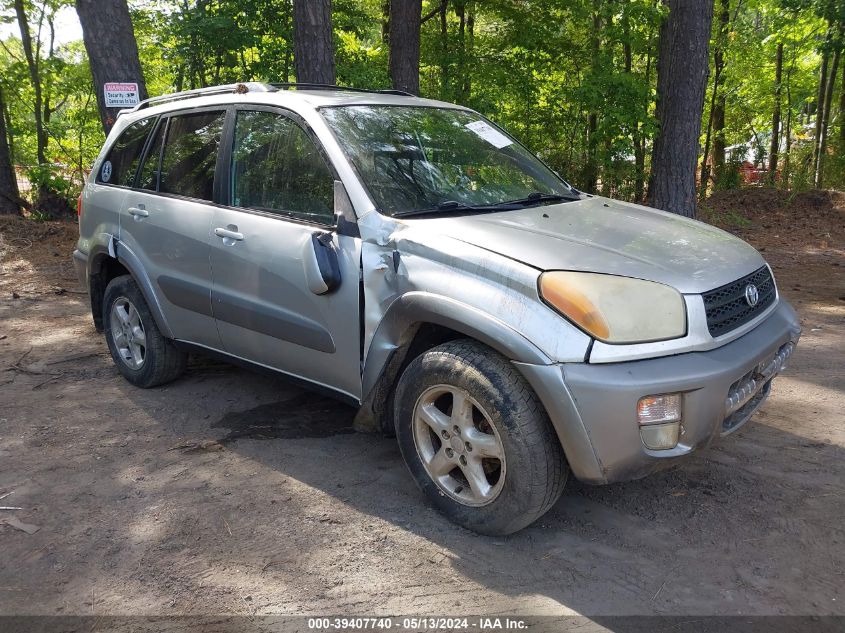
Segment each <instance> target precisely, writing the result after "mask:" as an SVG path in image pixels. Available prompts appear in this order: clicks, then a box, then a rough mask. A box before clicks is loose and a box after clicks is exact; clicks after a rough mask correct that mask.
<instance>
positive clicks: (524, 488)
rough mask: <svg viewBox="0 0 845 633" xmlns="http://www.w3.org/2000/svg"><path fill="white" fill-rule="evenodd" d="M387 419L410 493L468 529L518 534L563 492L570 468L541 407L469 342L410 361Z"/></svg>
mask: <svg viewBox="0 0 845 633" xmlns="http://www.w3.org/2000/svg"><path fill="white" fill-rule="evenodd" d="M394 420H395V424H396V435H397V438H398V440H399V447H400V449H401V451H402V456H403V457H404V459H405V463H406V464H407V465H408V468H409V469H410V471H411V474H412V475H413V476H414V479H415V480H416V482H417V485H419V487H420V488H421V489H422V491H423V492H424V493H425V494H426V495H427V496H428V497H429V498H430V499H431V500H432V502H433V503H434V505H435V506H437V508H438V509H439V510H440V511H441V512H442V513H443V514H445V515H446V516H447V517H448V518H449V519H451V520H452V521H454V522H455V523H458V524H459V525H462V526H464V527H466V528H469V529H471V530H474V531H476V532H480V533H482V534H490V535H504V534H510V533H512V532H516V531H517V530H520V529H522V528H523V527H525V526H527V525H529V524H530V523H532V522H533V521H535V520H536V519H538V518H539V517H540V516H542V515H543V514H544V513H545V512H546V511H548V510H549V508H551V507H552V506H553V505H554V503H555V502H556V501H557V499H558V498H559V497H560V495H561V493H562V492H563V487H564V484H565V483H566V478H567V474H568V467H567V464H566V459H565V457H564V455H563V451H562V449H561V446H560V442H559V441H558V438H557V435H556V434H555V432H554V430H553V429H552V427H551V423H550V421H549V419H548V416H547V414H546V412H545V409H544V408H543V405H542V404H541V403H540V401H539V399H538V398H537V396H536V394H535V393H534V391H533V390H532V389H531V387H530V386H529V385H528V384H527V383H526V381H525V379H524V378H523V377H522V375H521V374H520V373H519V371H518V370H517V369H516V368H515V367H514V366H513V364H512V363H510V362H509V361H508V360H507V359H506V358H504V357H503V356H501V355H499V354H498V353H496V352H495V351H493V350H492V349H490V348H488V347H486V346H484V345H482V344H480V343H478V342H476V341H471V340H459V341H452V342H449V343H445V344H443V345H439V346H438V347H435V348H433V349H431V350H429V351H427V352H425V353H423V354H422V355H420V356H418V357H417V358H415V359H414V360H413V361H411V363H410V364H409V365H408V367H407V368H406V369H405V371H404V373H403V374H402V376H401V378H400V379H399V384H398V385H397V388H396V398H395V416H394Z"/></svg>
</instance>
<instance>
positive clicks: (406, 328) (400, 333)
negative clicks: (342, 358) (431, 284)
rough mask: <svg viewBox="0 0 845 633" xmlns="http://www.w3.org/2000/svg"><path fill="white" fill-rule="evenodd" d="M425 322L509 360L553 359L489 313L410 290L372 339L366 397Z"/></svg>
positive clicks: (364, 373) (366, 366)
mask: <svg viewBox="0 0 845 633" xmlns="http://www.w3.org/2000/svg"><path fill="white" fill-rule="evenodd" d="M424 323H431V324H433V325H439V326H442V327H445V328H449V329H451V330H454V331H455V332H459V333H460V334H463V335H465V336H467V337H469V338H473V339H475V340H477V341H479V342H481V343H484V344H485V345H487V346H489V347H491V348H492V349H494V350H496V351H497V352H499V353H500V354H502V355H503V356H505V357H506V358H508V359H509V360H514V361H520V362H525V363H532V364H538V365H546V364H550V363H551V362H552V360H551V359H550V358H549V357H548V356H546V355H545V354H544V353H543V352H542V351H541V350H540V349H539V348H537V347H536V346H535V345H534V344H533V343H532V342H531V341H529V340H528V339H527V338H525V337H524V336H523V335H522V334H520V333H519V332H517V331H516V330H514V329H513V328H512V327H510V326H509V325H508V324H507V323H505V322H503V321H501V320H500V319H498V318H496V317H495V316H493V315H491V314H489V313H487V312H484V311H482V310H479V309H478V308H475V307H473V306H470V305H467V304H465V303H461V302H460V301H457V300H455V299H451V298H449V297H444V296H442V295H437V294H433V293H429V292H424V291H412V292H407V293H405V294H403V295H401V296H399V297H397V298H396V299H395V300H394V301H393V302H392V303H391V304H390V306H389V307H388V309H387V310H386V311H385V314H384V316H383V318H382V319H381V322H380V323H379V326H378V328H377V329H376V332H375V333H374V335H373V338H372V341H371V342H370V345H369V348H368V350H367V355H366V358H365V360H364V365H363V370H362V394H363V395H364V400H366V398H367V396H368V395H369V394H370V393H371V391H372V390H373V389H374V388H375V386H376V385H377V383H378V381H379V379H380V378H381V376H382V374H383V372H384V369H385V367H386V366H387V364H388V361H389V359H390V356H391V355H392V353H393V352H394V351H396V350H397V349H399V348H400V347H401V346H402V345H403V344H407V343H408V339H409V333H414V332H415V331H416V327H417V326H418V325H420V324H424ZM410 338H412V336H411V337H410Z"/></svg>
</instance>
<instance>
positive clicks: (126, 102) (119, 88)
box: [103, 83, 140, 108]
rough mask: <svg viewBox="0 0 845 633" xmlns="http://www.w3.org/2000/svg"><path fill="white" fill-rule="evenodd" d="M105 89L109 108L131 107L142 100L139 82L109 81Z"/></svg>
mask: <svg viewBox="0 0 845 633" xmlns="http://www.w3.org/2000/svg"><path fill="white" fill-rule="evenodd" d="M103 90H104V91H105V93H106V107H107V108H131V107H132V106H136V105H138V103H139V102H140V99H139V98H138V84H121V83H107V84H105V86H103Z"/></svg>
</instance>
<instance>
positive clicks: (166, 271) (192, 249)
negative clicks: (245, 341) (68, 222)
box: [120, 108, 226, 349]
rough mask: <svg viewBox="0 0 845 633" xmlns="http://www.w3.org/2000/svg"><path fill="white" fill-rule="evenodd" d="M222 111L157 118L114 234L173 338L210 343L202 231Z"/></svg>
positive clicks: (205, 232)
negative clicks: (138, 270) (138, 271)
mask: <svg viewBox="0 0 845 633" xmlns="http://www.w3.org/2000/svg"><path fill="white" fill-rule="evenodd" d="M225 117H226V111H225V110H223V109H219V108H218V109H208V110H191V111H187V112H185V113H175V114H171V115H168V116H164V117H162V118H161V119H160V121H159V122H158V126H157V129H156V130H155V132H154V134H153V136H152V137H151V139H150V141H149V142H148V146H147V150H146V153H145V159H144V161H143V163H142V165H141V169H140V170H139V173H138V176H137V181H136V186H135V188H133V189H132V190H131V191H130V192H129V193H128V194H127V196H126V198H125V201H124V206H123V209H122V210H121V225H120V241H121V243H123V244H125V246H126V247H128V248H129V249H130V250H131V252H132V253H133V254H134V255H135V257H136V258H137V259H138V260H139V262H140V264H141V267H142V268H143V270H144V271H145V272H146V273H147V274H148V276H149V279H150V283H151V285H152V287H153V291H154V292H155V294H156V298H157V300H158V302H159V304H160V306H161V309H162V312H163V314H164V316H165V319H166V320H167V322H168V324H169V326H170V329H171V330H172V333H173V336H174V338H176V339H179V340H184V341H190V342H193V343H197V344H199V345H203V346H206V347H211V348H215V349H219V348H220V337H219V335H218V333H217V326H216V324H215V322H214V317H213V316H212V312H211V266H210V264H209V244H208V239H209V235H210V234H211V224H212V220H213V218H214V208H213V206H212V205H211V204H210V202H211V201H212V199H213V192H214V176H215V170H216V168H217V162H218V153H219V147H220V142H221V136H222V131H223V125H224V122H225Z"/></svg>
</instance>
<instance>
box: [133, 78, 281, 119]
mask: <svg viewBox="0 0 845 633" xmlns="http://www.w3.org/2000/svg"><path fill="white" fill-rule="evenodd" d="M276 90H278V88H276V87H275V86H273V85H272V84H267V83H262V82H258V81H242V82H239V83H236V84H225V85H223V86H209V87H207V88H197V89H195V90H184V91H182V92H174V93H171V94H166V95H161V96H159V97H151V98H149V99H144V100H143V101H141V103H139V104H138V105H136V106H135V107H133V108H128V109H126V110H121V111H120V113H119V114H122V113H124V112H135V111H137V110H142V109H143V108H148V107H150V106H154V105H158V104H160V103H167V102H169V101H180V100H182V99H193V98H195V97H207V96H209V95H219V94H239V93H246V92H276Z"/></svg>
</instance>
